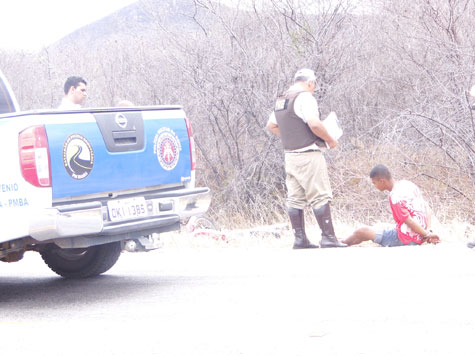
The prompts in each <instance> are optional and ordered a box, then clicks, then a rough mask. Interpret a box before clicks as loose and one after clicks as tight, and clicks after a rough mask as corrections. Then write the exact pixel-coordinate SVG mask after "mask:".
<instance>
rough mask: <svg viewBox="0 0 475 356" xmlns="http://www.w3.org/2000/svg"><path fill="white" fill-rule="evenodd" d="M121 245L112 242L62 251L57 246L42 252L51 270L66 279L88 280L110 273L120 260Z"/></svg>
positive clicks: (46, 248) (52, 245)
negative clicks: (88, 278)
mask: <svg viewBox="0 0 475 356" xmlns="http://www.w3.org/2000/svg"><path fill="white" fill-rule="evenodd" d="M121 251H122V247H121V243H120V241H118V242H112V243H108V244H104V245H97V246H91V247H87V248H74V249H62V248H59V247H58V246H56V245H55V244H50V245H47V246H46V247H45V248H44V249H43V250H42V251H40V254H41V257H42V258H43V261H45V263H46V264H47V265H48V267H49V268H51V270H53V271H54V272H55V273H57V274H59V275H60V276H62V277H65V278H87V277H93V276H97V275H99V274H101V273H104V272H106V271H108V270H109V269H110V268H111V267H112V266H113V265H114V264H115V263H116V262H117V260H118V259H119V256H120V253H121Z"/></svg>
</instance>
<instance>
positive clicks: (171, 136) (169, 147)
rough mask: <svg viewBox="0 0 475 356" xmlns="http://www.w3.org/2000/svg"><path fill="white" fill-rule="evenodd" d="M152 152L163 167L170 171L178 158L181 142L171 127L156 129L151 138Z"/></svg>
mask: <svg viewBox="0 0 475 356" xmlns="http://www.w3.org/2000/svg"><path fill="white" fill-rule="evenodd" d="M153 143H154V145H153V152H154V153H155V154H156V155H157V158H158V162H159V163H160V165H161V166H162V168H163V169H166V170H167V171H171V170H172V169H173V168H175V166H176V165H177V163H178V159H179V158H180V151H181V143H180V140H179V139H178V137H177V135H176V134H175V132H174V131H173V130H172V129H169V128H168V127H162V128H161V129H160V130H158V131H157V133H156V135H155V139H154V140H153Z"/></svg>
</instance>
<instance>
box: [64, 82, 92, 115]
mask: <svg viewBox="0 0 475 356" xmlns="http://www.w3.org/2000/svg"><path fill="white" fill-rule="evenodd" d="M86 85H87V83H86V81H85V80H84V78H81V77H76V76H72V77H69V78H68V79H66V82H65V83H64V98H63V100H62V101H61V105H60V106H59V109H63V110H72V109H80V108H81V104H82V103H83V102H84V100H86V98H87V89H86Z"/></svg>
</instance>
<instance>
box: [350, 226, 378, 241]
mask: <svg viewBox="0 0 475 356" xmlns="http://www.w3.org/2000/svg"><path fill="white" fill-rule="evenodd" d="M375 236H376V231H375V230H374V229H373V228H371V227H366V226H365V227H360V228H359V229H356V230H355V231H354V232H353V234H351V235H350V236H348V237H347V238H346V239H345V240H343V241H342V242H343V243H345V244H347V245H348V246H350V245H357V244H359V243H362V242H363V241H373V240H374V238H375Z"/></svg>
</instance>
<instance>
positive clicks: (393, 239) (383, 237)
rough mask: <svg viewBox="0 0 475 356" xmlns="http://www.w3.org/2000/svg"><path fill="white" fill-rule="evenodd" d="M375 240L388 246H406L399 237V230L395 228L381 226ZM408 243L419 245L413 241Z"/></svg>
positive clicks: (377, 230)
mask: <svg viewBox="0 0 475 356" xmlns="http://www.w3.org/2000/svg"><path fill="white" fill-rule="evenodd" d="M374 242H376V243H377V244H380V245H381V246H386V247H395V246H405V245H404V244H403V243H402V241H401V240H399V238H398V237H397V230H396V229H394V228H379V229H376V236H375V237H374ZM408 245H417V243H415V242H413V241H411V242H409V244H408Z"/></svg>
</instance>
